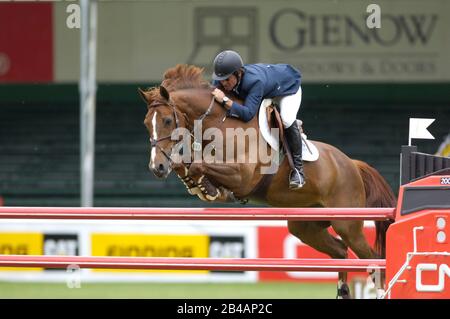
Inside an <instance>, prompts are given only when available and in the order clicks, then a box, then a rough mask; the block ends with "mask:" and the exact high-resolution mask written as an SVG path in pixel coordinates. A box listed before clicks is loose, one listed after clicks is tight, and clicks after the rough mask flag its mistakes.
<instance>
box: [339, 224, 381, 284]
mask: <svg viewBox="0 0 450 319" xmlns="http://www.w3.org/2000/svg"><path fill="white" fill-rule="evenodd" d="M331 225H332V226H333V229H334V230H335V231H336V233H337V234H338V235H339V236H340V237H341V238H342V240H343V241H344V242H345V244H346V245H347V246H348V247H350V248H351V249H352V250H353V251H354V252H355V254H356V256H358V258H361V259H373V258H379V257H380V256H378V254H377V253H376V252H375V251H374V250H373V249H372V247H370V245H369V243H368V242H367V239H366V237H365V236H364V232H363V230H364V222H363V221H333V222H332V223H331ZM370 275H371V277H372V281H373V283H374V284H375V286H376V287H377V288H380V289H384V281H385V274H384V272H383V271H382V272H381V273H380V272H377V271H372V272H370Z"/></svg>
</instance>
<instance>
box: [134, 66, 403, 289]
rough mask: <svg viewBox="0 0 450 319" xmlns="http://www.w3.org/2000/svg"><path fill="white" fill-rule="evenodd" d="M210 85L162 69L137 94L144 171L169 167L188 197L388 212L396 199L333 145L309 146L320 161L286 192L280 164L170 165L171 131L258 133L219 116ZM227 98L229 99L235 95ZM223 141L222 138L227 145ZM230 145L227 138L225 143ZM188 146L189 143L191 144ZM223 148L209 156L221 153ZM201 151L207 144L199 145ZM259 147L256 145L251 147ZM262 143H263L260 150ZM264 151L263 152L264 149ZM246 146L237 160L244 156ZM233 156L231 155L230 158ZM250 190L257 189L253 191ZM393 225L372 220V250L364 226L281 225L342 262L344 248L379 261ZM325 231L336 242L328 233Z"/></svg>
mask: <svg viewBox="0 0 450 319" xmlns="http://www.w3.org/2000/svg"><path fill="white" fill-rule="evenodd" d="M213 89H214V88H213V87H212V86H211V85H210V83H208V82H207V81H206V80H205V79H204V78H203V69H202V68H199V67H196V66H193V65H184V64H180V65H176V66H175V67H173V68H170V69H168V70H167V71H166V72H165V73H164V76H163V81H162V82H161V85H160V86H159V87H154V88H151V89H148V90H146V91H144V90H141V89H139V94H140V95H141V97H142V98H143V100H144V101H145V103H146V105H147V113H146V115H145V119H144V125H145V126H146V128H147V130H148V133H149V135H150V141H151V144H152V146H153V147H152V149H151V156H150V161H149V169H150V170H151V171H153V173H154V174H155V175H156V176H157V177H160V178H166V177H167V176H168V174H169V173H170V172H171V170H172V169H173V170H174V171H175V172H176V173H177V175H178V176H179V177H180V178H181V179H182V181H183V182H184V183H185V185H186V186H187V188H188V190H189V192H190V193H191V194H193V195H198V196H199V197H200V198H201V199H202V200H205V201H230V200H234V199H241V200H242V199H249V200H250V201H252V200H255V201H259V202H262V203H264V204H266V205H268V206H274V207H394V206H395V205H396V197H395V195H394V193H393V191H392V189H391V188H390V186H389V185H388V183H387V182H386V181H385V180H384V178H383V177H382V176H381V175H380V174H379V173H378V172H377V171H376V170H375V169H374V168H373V167H371V166H369V165H368V164H367V163H365V162H362V161H359V160H353V159H350V158H349V157H348V156H347V155H345V154H344V153H343V152H341V151H340V150H339V149H337V148H336V147H334V146H332V145H329V144H326V143H323V142H319V141H311V142H312V143H313V144H314V145H315V146H316V148H317V149H318V150H319V154H320V156H319V159H318V160H316V161H314V162H305V163H304V171H305V176H306V184H305V185H304V186H303V187H302V188H300V189H297V190H293V189H289V187H288V176H289V172H290V166H289V163H288V161H287V160H286V157H285V160H283V161H281V163H280V164H279V166H278V169H277V171H276V172H275V173H273V174H270V175H269V174H262V173H261V168H262V166H263V163H262V162H261V161H260V160H259V159H257V161H256V162H254V163H253V162H252V163H249V162H239V161H238V162H231V163H228V162H223V163H217V162H212V163H209V162H205V161H200V162H193V163H190V164H189V165H186V164H185V163H181V164H180V163H174V161H173V160H172V156H174V153H176V154H177V155H178V153H177V152H174V147H175V146H176V145H177V142H178V143H179V140H174V139H173V138H171V133H172V132H173V130H174V129H177V128H180V127H182V128H186V129H187V130H188V131H189V132H191V134H192V129H193V126H194V124H195V121H196V120H197V121H200V122H201V124H202V132H205V131H206V130H207V129H208V128H212V129H214V130H216V131H218V132H221V133H223V134H224V135H225V134H226V131H227V129H235V128H242V129H244V130H246V129H255V130H256V132H258V134H260V133H259V124H258V119H257V116H255V117H254V118H253V119H252V120H251V121H249V122H246V123H245V122H243V121H240V120H237V119H235V118H232V117H227V116H226V110H225V109H224V108H223V107H221V105H220V104H219V103H217V102H216V101H215V100H214V99H212V94H211V92H212V90H213ZM228 96H229V97H230V98H231V99H233V100H236V97H235V96H232V95H230V94H228ZM229 140H230V138H228V137H227V142H228V141H229ZM231 140H233V138H231ZM194 144H195V142H194V143H193V145H194ZM225 144H226V145H225V146H220V145H219V146H217V145H214V146H215V148H216V149H215V151H216V152H219V153H222V154H225V153H226V147H229V146H228V145H229V144H227V143H225ZM201 145H202V146H206V145H207V143H206V141H201ZM261 146H262V143H260V144H258V148H260V147H261ZM266 146H267V145H266ZM268 149H269V150H270V147H268ZM250 151H251V148H250V146H249V145H246V146H245V149H244V155H245V156H247V158H248V157H249V156H250V155H251V154H249V152H250ZM236 156H238V155H237V154H234V157H235V159H236ZM256 190H257V191H256ZM208 195H209V196H208ZM392 222H393V221H391V220H388V221H380V222H376V242H375V247H374V248H372V247H371V246H370V245H369V243H368V242H367V240H366V238H365V236H364V233H363V221H351V220H349V221H342V220H335V221H288V223H287V227H288V230H289V232H290V233H291V234H292V235H294V236H295V237H297V238H298V239H300V240H301V241H302V242H303V243H305V244H306V245H309V246H311V247H313V248H314V249H316V250H318V251H320V252H322V253H325V254H327V255H328V256H330V257H331V258H347V254H348V248H351V249H352V250H353V252H355V254H356V255H357V256H358V258H362V259H373V258H380V257H384V255H385V237H386V231H387V228H388V227H389V224H391V223H392ZM330 226H331V227H332V228H333V229H334V231H335V232H336V233H337V234H338V235H339V236H340V238H337V237H334V236H332V235H331V234H330V233H329V231H328V228H329V227H330ZM346 281H347V274H346V273H344V272H340V273H339V281H338V298H349V297H350V290H349V288H348V285H347V283H346Z"/></svg>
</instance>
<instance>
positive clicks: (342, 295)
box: [336, 283, 351, 299]
mask: <svg viewBox="0 0 450 319" xmlns="http://www.w3.org/2000/svg"><path fill="white" fill-rule="evenodd" d="M336 299H351V295H350V288H349V287H348V285H347V284H345V283H343V284H342V285H341V287H340V288H338V289H337V296H336Z"/></svg>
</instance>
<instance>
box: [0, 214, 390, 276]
mask: <svg viewBox="0 0 450 319" xmlns="http://www.w3.org/2000/svg"><path fill="white" fill-rule="evenodd" d="M394 214H395V209H394V208H240V209H234V208H188V209H186V208H99V207H93V208H86V207H0V218H1V219H107V220H130V219H132V220H216V221H217V220H297V221H300V220H301V221H311V220H316V221H317V220H387V219H393V218H394ZM70 265H77V266H79V267H80V268H107V269H164V270H227V271H354V272H365V271H371V270H375V269H385V267H386V261H385V260H384V259H363V260H359V259H345V260H341V259H281V258H258V259H249V258H241V259H231V258H155V257H142V258H139V257H82V256H23V255H0V266H2V267H44V268H64V267H68V266H70Z"/></svg>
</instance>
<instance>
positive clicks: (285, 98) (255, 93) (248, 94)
mask: <svg viewBox="0 0 450 319" xmlns="http://www.w3.org/2000/svg"><path fill="white" fill-rule="evenodd" d="M212 78H213V80H214V81H213V84H214V86H216V87H217V86H219V84H220V85H221V86H222V87H223V89H224V90H225V91H228V92H230V91H232V92H233V93H234V94H235V95H236V96H237V97H239V98H241V99H243V100H244V105H240V104H239V103H236V102H234V101H232V100H230V99H229V98H228V97H226V96H225V94H224V93H223V91H222V90H220V89H219V88H216V89H214V91H213V92H212V94H213V95H214V98H215V99H216V101H217V102H219V103H221V104H222V106H223V107H225V108H226V109H227V116H231V117H234V118H237V119H240V120H242V121H244V122H248V121H250V120H251V119H252V118H253V117H254V116H255V115H256V113H258V109H259V106H260V105H261V102H262V100H263V99H265V98H274V97H280V103H279V105H280V116H281V119H282V121H283V125H284V127H285V129H284V134H285V136H286V139H287V143H288V145H289V148H290V150H291V153H292V158H293V162H294V169H293V170H292V171H291V172H290V174H289V188H292V189H296V188H301V187H302V186H303V185H304V184H305V176H304V172H303V162H302V142H301V137H300V131H299V128H298V125H297V123H296V119H297V112H298V110H299V108H300V103H301V100H302V89H301V87H300V78H301V74H300V72H299V71H298V70H297V69H295V68H294V67H292V66H291V65H288V64H262V63H258V64H246V65H244V63H243V62H242V58H241V57H240V55H239V54H238V53H237V52H235V51H231V50H226V51H222V52H220V53H219V54H218V55H217V56H216V58H215V59H214V73H213V75H212Z"/></svg>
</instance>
